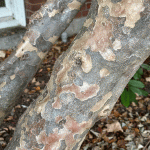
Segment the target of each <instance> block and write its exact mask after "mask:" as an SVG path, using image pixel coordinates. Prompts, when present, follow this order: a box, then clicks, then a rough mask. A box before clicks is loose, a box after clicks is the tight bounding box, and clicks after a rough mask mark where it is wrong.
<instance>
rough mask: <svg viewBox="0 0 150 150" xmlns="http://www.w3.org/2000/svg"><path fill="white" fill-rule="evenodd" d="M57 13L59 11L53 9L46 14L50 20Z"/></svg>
mask: <svg viewBox="0 0 150 150" xmlns="http://www.w3.org/2000/svg"><path fill="white" fill-rule="evenodd" d="M58 13H59V10H56V9H54V10H53V11H52V12H48V16H49V17H50V18H51V17H54V16H55V15H56V14H58Z"/></svg>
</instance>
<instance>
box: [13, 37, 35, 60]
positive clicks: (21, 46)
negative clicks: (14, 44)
mask: <svg viewBox="0 0 150 150" xmlns="http://www.w3.org/2000/svg"><path fill="white" fill-rule="evenodd" d="M24 40H25V42H24V43H20V44H19V46H18V49H17V51H16V54H15V56H16V57H22V56H23V55H24V53H25V52H27V51H30V52H31V51H36V52H37V48H36V47H34V46H32V45H31V43H30V41H29V38H28V37H24Z"/></svg>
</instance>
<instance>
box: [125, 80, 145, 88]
mask: <svg viewBox="0 0 150 150" xmlns="http://www.w3.org/2000/svg"><path fill="white" fill-rule="evenodd" d="M128 85H131V86H134V87H137V88H144V87H145V85H144V84H143V83H142V82H141V81H137V80H130V81H129V83H128Z"/></svg>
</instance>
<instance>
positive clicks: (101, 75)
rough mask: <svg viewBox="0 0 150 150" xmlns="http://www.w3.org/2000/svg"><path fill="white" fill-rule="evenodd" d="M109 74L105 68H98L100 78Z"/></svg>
mask: <svg viewBox="0 0 150 150" xmlns="http://www.w3.org/2000/svg"><path fill="white" fill-rule="evenodd" d="M109 74H110V72H109V71H108V70H107V69H106V68H103V69H101V70H100V77H101V78H104V77H106V76H108V75H109Z"/></svg>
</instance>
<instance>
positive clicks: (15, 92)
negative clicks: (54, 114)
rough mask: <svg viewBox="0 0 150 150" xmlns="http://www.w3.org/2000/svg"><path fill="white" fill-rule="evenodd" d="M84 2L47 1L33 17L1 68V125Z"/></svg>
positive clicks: (79, 0)
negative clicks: (14, 49) (16, 46)
mask: <svg viewBox="0 0 150 150" xmlns="http://www.w3.org/2000/svg"><path fill="white" fill-rule="evenodd" d="M84 2H85V0H78V1H77V0H51V1H50V0H48V1H47V3H46V4H45V5H43V6H42V8H41V9H40V10H39V11H37V12H36V13H35V14H34V15H32V17H31V19H30V25H29V30H28V31H27V32H26V34H25V36H24V37H23V40H22V42H21V43H20V44H19V46H18V48H17V51H16V52H14V53H13V54H12V55H11V56H10V57H9V58H8V59H6V60H5V61H4V62H3V63H2V64H1V65H0V124H1V122H2V121H3V119H4V117H5V116H6V115H7V114H8V113H9V112H10V111H11V110H12V108H13V106H14V105H15V103H16V101H17V99H18V97H19V96H20V94H21V93H22V91H23V90H24V88H25V87H26V85H27V84H28V83H29V81H30V80H31V79H32V77H33V76H34V74H35V73H36V71H37V69H38V67H39V65H40V64H41V62H42V60H43V58H44V57H45V56H46V54H47V52H48V51H50V48H51V47H52V44H53V43H54V42H55V41H56V40H57V39H58V38H59V36H60V35H61V33H62V32H63V31H64V30H65V29H66V28H67V27H68V25H69V24H70V22H71V21H72V19H73V18H74V16H75V15H76V14H77V12H78V11H79V10H80V7H81V6H82V4H83V3H84Z"/></svg>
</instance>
